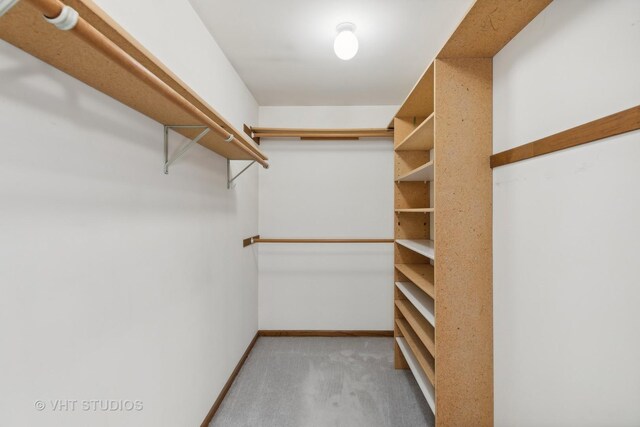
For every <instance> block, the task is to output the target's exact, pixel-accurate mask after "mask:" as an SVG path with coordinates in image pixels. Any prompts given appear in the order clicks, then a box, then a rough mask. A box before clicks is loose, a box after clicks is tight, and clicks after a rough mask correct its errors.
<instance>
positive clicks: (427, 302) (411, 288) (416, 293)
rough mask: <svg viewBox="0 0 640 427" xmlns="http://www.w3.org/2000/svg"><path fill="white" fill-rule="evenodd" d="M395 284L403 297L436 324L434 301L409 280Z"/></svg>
mask: <svg viewBox="0 0 640 427" xmlns="http://www.w3.org/2000/svg"><path fill="white" fill-rule="evenodd" d="M396 286H397V287H398V289H400V291H401V292H402V293H403V294H404V296H405V297H407V299H408V300H409V301H411V304H413V305H414V307H415V308H416V309H418V311H419V312H420V314H422V315H423V316H424V318H425V319H427V320H428V321H429V323H431V325H433V326H434V327H435V326H436V316H435V310H434V305H435V304H434V301H433V299H432V298H430V297H429V296H428V295H427V294H425V293H424V292H422V291H421V290H420V289H418V287H417V286H416V285H414V284H413V283H410V282H396Z"/></svg>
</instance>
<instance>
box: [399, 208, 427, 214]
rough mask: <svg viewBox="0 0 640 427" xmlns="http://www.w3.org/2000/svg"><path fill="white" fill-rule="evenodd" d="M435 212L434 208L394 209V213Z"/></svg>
mask: <svg viewBox="0 0 640 427" xmlns="http://www.w3.org/2000/svg"><path fill="white" fill-rule="evenodd" d="M431 212H435V209H434V208H415V209H396V213H424V214H427V213H431Z"/></svg>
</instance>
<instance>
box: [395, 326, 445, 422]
mask: <svg viewBox="0 0 640 427" xmlns="http://www.w3.org/2000/svg"><path fill="white" fill-rule="evenodd" d="M396 342H397V343H398V347H399V348H400V351H401V352H402V355H403V356H404V358H405V360H406V361H407V365H409V369H411V373H413V376H414V377H415V379H416V382H417V383H418V386H419V387H420V390H421V391H422V394H424V397H425V399H426V400H427V403H428V404H429V407H430V408H431V410H432V411H433V413H434V414H435V413H436V390H435V388H434V387H433V385H431V383H430V382H429V379H428V378H427V376H426V374H425V373H424V371H423V370H422V369H421V368H420V365H419V364H418V360H417V359H416V357H415V356H414V355H413V353H412V352H411V349H410V348H409V344H407V340H406V339H404V338H403V337H397V338H396Z"/></svg>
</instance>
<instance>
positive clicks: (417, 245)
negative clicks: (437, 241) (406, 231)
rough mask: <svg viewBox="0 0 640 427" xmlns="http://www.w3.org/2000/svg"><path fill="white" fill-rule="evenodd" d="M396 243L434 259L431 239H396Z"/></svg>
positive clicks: (434, 254)
mask: <svg viewBox="0 0 640 427" xmlns="http://www.w3.org/2000/svg"><path fill="white" fill-rule="evenodd" d="M396 243H397V244H399V245H402V246H404V247H405V248H407V249H411V250H412V251H414V252H416V253H418V254H420V255H422V256H425V257H427V258H430V259H432V260H434V261H435V259H436V258H435V257H436V253H435V247H434V244H433V240H428V239H397V240H396Z"/></svg>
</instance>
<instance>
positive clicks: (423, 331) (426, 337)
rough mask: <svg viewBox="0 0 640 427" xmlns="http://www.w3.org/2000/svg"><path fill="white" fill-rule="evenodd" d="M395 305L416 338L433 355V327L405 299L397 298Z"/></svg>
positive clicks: (434, 342)
mask: <svg viewBox="0 0 640 427" xmlns="http://www.w3.org/2000/svg"><path fill="white" fill-rule="evenodd" d="M396 307H398V310H399V311H400V313H401V314H402V315H403V316H404V318H405V319H406V321H407V322H408V323H409V326H411V329H413V332H415V333H416V335H417V336H418V339H419V340H420V342H421V343H422V345H424V346H425V347H426V348H427V350H428V351H429V353H430V354H431V356H433V357H435V354H436V341H435V329H434V328H433V326H431V325H430V324H429V322H427V320H426V319H425V318H424V317H422V315H421V314H420V313H419V312H418V310H417V309H416V308H415V307H414V306H413V304H411V302H409V301H407V300H397V301H396Z"/></svg>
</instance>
